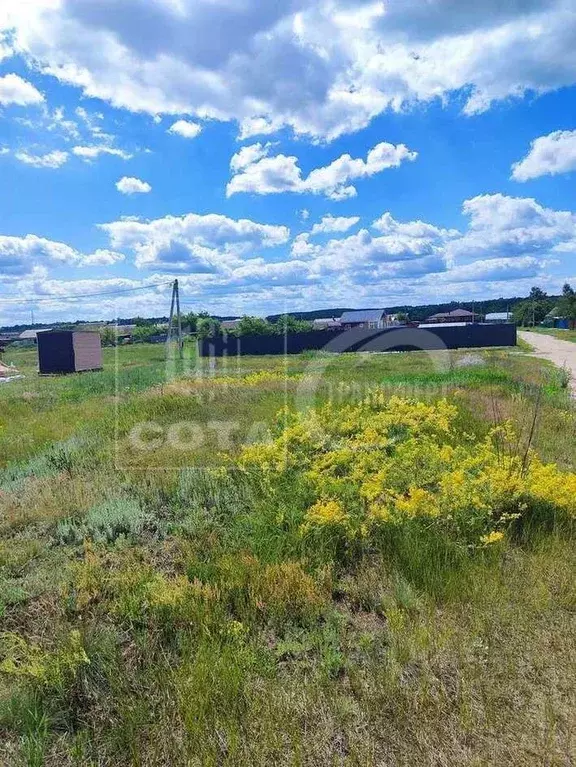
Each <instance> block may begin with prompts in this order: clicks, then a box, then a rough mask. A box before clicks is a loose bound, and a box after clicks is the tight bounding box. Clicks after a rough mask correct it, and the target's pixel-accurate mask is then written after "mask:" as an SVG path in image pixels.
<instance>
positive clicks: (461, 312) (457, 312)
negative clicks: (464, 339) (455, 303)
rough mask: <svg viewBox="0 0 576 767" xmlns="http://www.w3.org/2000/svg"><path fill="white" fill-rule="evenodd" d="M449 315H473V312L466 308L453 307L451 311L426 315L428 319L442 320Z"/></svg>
mask: <svg viewBox="0 0 576 767" xmlns="http://www.w3.org/2000/svg"><path fill="white" fill-rule="evenodd" d="M449 317H474V314H473V313H472V312H469V311H468V310H467V309H454V310H453V311H451V312H438V313H437V314H433V315H432V316H431V317H428V319H429V320H443V319H448V318H449Z"/></svg>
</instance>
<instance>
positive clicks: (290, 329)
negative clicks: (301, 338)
mask: <svg viewBox="0 0 576 767" xmlns="http://www.w3.org/2000/svg"><path fill="white" fill-rule="evenodd" d="M272 327H273V331H272V332H275V333H278V334H279V335H281V334H282V333H285V332H286V333H306V332H307V331H308V330H312V329H313V328H314V325H313V323H312V322H309V321H308V320H297V319H296V317H293V316H292V315H291V314H283V315H282V316H281V317H278V319H277V320H276V322H274V323H272Z"/></svg>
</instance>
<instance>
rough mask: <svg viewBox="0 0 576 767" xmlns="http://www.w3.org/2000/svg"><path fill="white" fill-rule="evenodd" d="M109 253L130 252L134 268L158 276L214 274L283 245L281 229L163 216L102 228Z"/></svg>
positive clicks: (218, 217) (284, 233) (224, 218)
mask: <svg viewBox="0 0 576 767" xmlns="http://www.w3.org/2000/svg"><path fill="white" fill-rule="evenodd" d="M100 228H101V229H103V230H104V231H105V232H106V233H107V234H108V235H109V237H110V241H111V244H112V247H113V248H117V249H120V250H124V249H127V250H130V251H132V253H133V254H134V256H135V263H136V265H137V266H139V267H145V268H148V269H157V270H159V271H163V272H170V271H172V272H191V273H199V274H206V273H215V272H219V271H221V270H226V269H229V268H231V267H232V265H239V264H240V263H241V258H242V257H243V256H246V255H250V254H254V253H257V252H258V250H259V249H261V248H272V247H276V246H278V245H283V244H284V243H286V242H287V241H288V238H289V236H290V231H289V229H288V228H287V227H285V226H274V225H270V224H259V223H256V222H254V221H250V220H248V219H232V218H228V217H227V216H223V215H219V214H216V213H209V214H206V215H198V214H196V213H189V214H187V215H185V216H166V217H165V218H160V219H155V220H153V221H140V220H138V219H136V220H135V219H127V220H126V219H122V220H120V221H114V222H112V223H109V224H101V226H100Z"/></svg>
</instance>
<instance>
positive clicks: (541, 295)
mask: <svg viewBox="0 0 576 767" xmlns="http://www.w3.org/2000/svg"><path fill="white" fill-rule="evenodd" d="M552 311H555V312H556V313H557V316H558V317H562V318H564V319H567V320H568V321H570V322H571V323H573V322H576V291H575V290H574V288H573V287H572V286H571V285H570V284H569V283H566V284H565V285H564V287H563V288H562V295H561V296H560V297H557V296H549V295H547V293H546V292H545V291H544V290H542V288H539V287H536V286H535V287H533V288H532V290H531V291H530V295H529V296H528V298H526V299H524V300H522V301H520V302H519V303H517V304H516V306H515V307H514V310H513V314H514V319H515V321H516V322H517V323H518V325H523V326H524V327H529V326H533V325H540V324H541V323H542V322H544V320H545V319H546V317H547V315H548V314H550V312H552Z"/></svg>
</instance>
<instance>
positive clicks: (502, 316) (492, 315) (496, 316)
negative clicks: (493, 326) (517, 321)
mask: <svg viewBox="0 0 576 767" xmlns="http://www.w3.org/2000/svg"><path fill="white" fill-rule="evenodd" d="M512 316H513V315H512V312H489V313H488V314H487V315H486V320H487V321H490V320H503V321H504V322H506V321H507V320H509V319H511V318H512Z"/></svg>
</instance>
